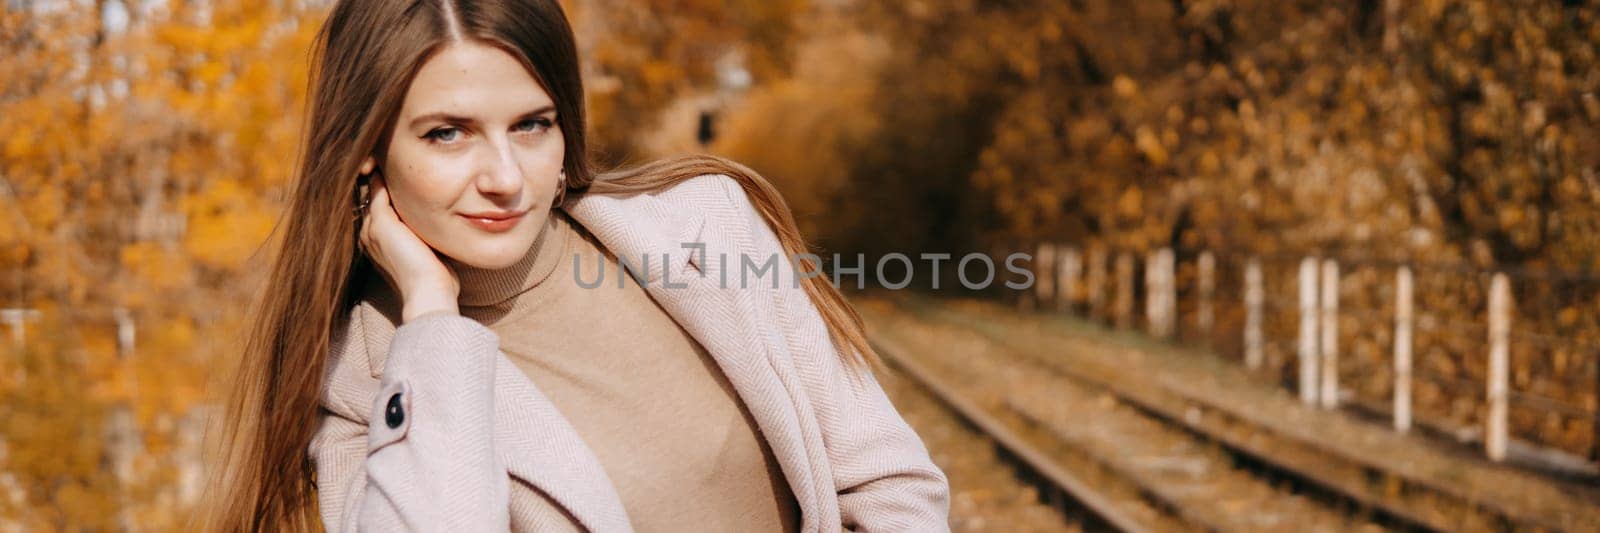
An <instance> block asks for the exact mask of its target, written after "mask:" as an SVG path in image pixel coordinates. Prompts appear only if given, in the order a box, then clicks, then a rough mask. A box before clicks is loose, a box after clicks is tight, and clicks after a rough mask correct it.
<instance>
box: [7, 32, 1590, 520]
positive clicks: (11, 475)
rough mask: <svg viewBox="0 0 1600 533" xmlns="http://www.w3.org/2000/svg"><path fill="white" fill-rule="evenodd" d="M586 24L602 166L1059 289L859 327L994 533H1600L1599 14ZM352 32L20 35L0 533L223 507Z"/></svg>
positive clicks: (13, 63) (868, 244) (969, 510)
mask: <svg viewBox="0 0 1600 533" xmlns="http://www.w3.org/2000/svg"><path fill="white" fill-rule="evenodd" d="M563 3H564V5H566V6H567V7H568V9H569V13H570V15H571V17H572V22H573V25H574V28H575V30H576V32H577V34H578V37H579V40H580V49H581V54H582V59H583V61H584V69H585V76H586V77H585V82H586V89H587V90H588V106H589V110H590V112H591V116H592V123H591V129H592V132H593V138H594V139H596V140H597V142H598V146H597V153H596V157H597V158H598V160H599V161H601V162H603V163H604V164H605V165H607V166H616V165H626V164H630V163H640V162H644V161H648V160H650V159H652V158H656V157H660V156H662V155H668V154H673V153H680V152H686V151H707V152H712V153H716V154H720V155H724V156H728V157H731V158H733V159H736V160H738V161H741V162H744V163H746V164H748V165H750V166H752V167H753V168H755V169H756V170H758V171H760V172H761V173H763V174H764V175H765V176H766V177H768V178H769V179H770V180H772V181H773V182H774V183H775V184H777V185H778V187H779V188H780V189H781V190H782V191H783V193H784V194H785V197H786V198H787V200H788V201H789V203H790V206H791V207H792V208H793V210H794V211H795V214H796V216H797V218H798V220H799V221H800V223H801V226H802V230H803V231H804V233H805V234H806V235H807V236H808V237H809V238H810V239H812V240H813V241H814V242H815V243H816V244H817V246H818V248H819V252H821V253H823V254H824V255H825V256H826V255H829V254H832V253H840V254H843V259H842V264H843V265H844V266H847V267H848V266H856V265H860V264H865V265H867V267H868V268H867V270H868V272H869V273H870V272H871V271H872V270H873V269H872V266H873V265H875V264H876V261H877V260H878V259H879V258H880V257H882V256H883V255H884V254H888V253H895V252H898V253H904V254H907V255H909V256H911V257H913V258H916V257H917V254H920V253H928V252H942V253H952V254H956V257H957V258H959V257H960V254H963V253H968V252H983V253H1009V252H1014V251H1020V252H1026V253H1029V254H1032V256H1033V260H1032V261H1031V262H1028V263H1026V264H1027V266H1028V268H1030V269H1031V270H1032V271H1033V272H1034V274H1035V279H1036V283H1035V284H1034V285H1033V286H1032V287H1030V288H1029V289H1027V290H1022V291H1017V290H1010V289H1005V288H1003V286H998V285H996V286H993V287H990V288H988V289H984V290H969V289H965V288H963V287H962V286H961V285H960V284H959V283H956V282H955V280H956V278H955V277H953V276H954V275H955V272H954V269H949V268H948V267H947V269H946V270H945V271H944V272H943V274H944V275H945V276H944V277H945V278H946V279H945V281H944V282H943V285H942V287H943V288H942V289H941V290H938V291H934V290H931V289H930V283H929V282H928V281H929V280H927V278H926V277H918V278H916V281H915V282H914V283H912V284H911V286H910V287H909V288H908V289H907V290H905V291H885V290H881V289H878V290H875V289H873V288H870V287H869V288H868V289H867V290H865V291H852V292H851V294H852V298H853V299H856V300H857V301H858V302H859V305H861V307H862V309H863V314H864V316H865V318H866V319H867V322H868V326H869V328H871V330H872V331H873V334H874V336H875V337H874V338H875V342H877V343H879V344H880V346H881V347H882V350H883V351H884V352H885V357H886V359H889V360H890V367H891V368H890V369H889V370H887V374H886V376H885V378H884V380H885V386H886V388H888V389H890V391H891V393H892V395H893V396H894V398H895V401H896V405H897V406H900V407H901V409H902V410H903V411H904V412H906V413H907V417H908V419H910V420H911V421H912V423H913V424H914V425H916V426H917V428H918V431H919V433H921V434H922V435H923V436H924V438H925V439H926V440H927V441H928V443H929V446H930V449H931V450H932V452H933V453H934V455H935V459H936V460H937V461H938V462H939V463H940V464H941V466H942V467H944V468H946V469H947V471H948V472H949V473H950V474H951V477H952V484H953V488H954V490H955V494H954V498H953V511H952V525H954V526H956V528H957V529H958V530H964V531H976V530H998V531H1022V530H1041V531H1049V530H1073V529H1079V528H1083V529H1091V530H1092V529H1101V528H1105V527H1109V528H1115V529H1138V528H1140V527H1146V528H1150V529H1189V528H1199V529H1212V530H1267V529H1302V526H1304V525H1307V524H1309V525H1313V526H1316V527H1313V529H1320V528H1332V529H1335V530H1339V529H1356V528H1369V527H1370V528H1380V529H1381V528H1397V529H1439V530H1448V529H1494V530H1498V529H1527V528H1531V529H1546V530H1561V529H1571V530H1581V529H1590V528H1600V518H1596V516H1597V515H1596V513H1595V508H1596V505H1597V503H1596V502H1600V497H1597V496H1596V491H1595V486H1596V481H1595V479H1596V477H1595V462H1596V460H1597V459H1600V451H1597V450H1600V446H1597V442H1596V435H1597V434H1600V429H1597V428H1600V424H1597V418H1596V411H1597V396H1596V395H1597V392H1600V367H1597V359H1600V273H1597V272H1596V271H1597V268H1600V262H1597V261H1600V129H1597V128H1600V95H1597V92H1600V6H1597V4H1596V3H1594V2H1585V1H1581V0H1580V1H1574V0H1567V1H1555V0H1408V1H1400V0H1350V1H1338V2H1326V1H1299V0H1161V1H1157V0H1014V1H978V0H908V1H893V2H868V1H859V0H728V1H700V0H677V1H667V0H628V1H625V0H567V1H564V2H563ZM326 9H327V2H326V1H317V0H305V1H286V0H275V1H234V0H198V1H184V0H54V1H51V0H0V336H3V337H4V338H3V339H0V531H55V530H122V529H132V530H169V529H177V528H180V527H181V526H182V521H181V520H182V518H183V517H185V516H186V515H187V511H186V509H187V506H188V505H190V504H192V503H193V502H194V501H195V499H196V498H197V496H198V495H199V494H200V493H201V492H202V491H204V490H205V487H204V486H203V483H202V477H201V468H202V467H201V465H202V461H201V454H200V451H201V442H202V437H203V435H204V432H205V424H206V420H207V418H208V417H209V416H210V415H211V414H212V413H214V412H216V405H218V402H217V399H216V393H217V389H216V387H217V383H216V381H217V379H218V378H220V377H221V375H222V374H223V373H224V371H225V370H226V369H227V368H228V367H229V365H231V364H232V362H233V360H234V359H233V358H234V357H235V356H236V353H235V352H236V351H237V349H238V347H239V333H240V327H241V326H242V324H243V323H244V318H245V317H244V316H243V313H244V311H245V310H246V309H245V305H244V303H245V302H248V301H249V299H250V298H251V296H252V294H253V293H254V292H255V291H256V290H257V288H258V284H259V282H260V274H261V273H262V269H263V268H264V266H265V259H266V258H268V257H270V253H268V251H269V248H267V247H269V246H270V243H268V242H267V241H268V238H269V236H270V234H271V232H272V229H273V227H274V225H275V224H276V223H277V218H278V216H279V214H280V211H281V210H282V208H283V207H284V199H285V197H286V194H287V191H288V187H289V185H290V180H291V172H292V169H293V164H294V154H295V152H296V150H297V149H298V146H297V142H298V136H299V128H300V124H299V122H298V121H299V120H300V117H301V108H302V106H303V104H304V100H305V86H306V81H307V80H306V76H307V68H308V65H307V64H306V58H307V51H308V46H309V43H310V39H311V37H312V35H313V34H314V32H315V31H316V28H317V26H318V24H320V21H321V18H322V16H323V15H324V14H325V12H326ZM333 245H340V244H339V243H330V246H333ZM858 253H859V254H862V256H861V257H862V258H863V259H861V260H857V259H856V257H857V256H856V255H855V254H858ZM829 263H833V260H832V259H831V258H830V260H829ZM947 265H948V263H947ZM1303 265H1310V266H1311V268H1309V269H1308V270H1307V269H1305V267H1303ZM832 266H834V265H832V264H830V268H831V267H832ZM917 272H918V276H924V275H925V273H926V271H925V270H921V269H920V267H919V270H918V271H917ZM980 274H981V273H980ZM1308 276H1309V277H1308ZM896 277H898V276H896ZM974 278H981V275H974ZM1002 278H1003V271H1002ZM1497 280H1498V281H1497ZM845 281H846V282H845V283H844V285H846V286H849V287H854V283H853V278H848V277H847V278H846V279H845ZM874 281H875V280H872V279H869V280H868V284H869V285H872V284H874V283H873V282H874ZM1308 298H1309V300H1308ZM1308 328H1309V329H1308ZM1096 365H1099V366H1096ZM1041 369H1054V370H1051V371H1050V372H1042V371H1041ZM1073 369H1076V370H1073ZM1086 369H1087V370H1086ZM1094 369H1100V370H1103V372H1100V371H1099V370H1094ZM1075 372H1076V373H1075ZM1307 372H1309V373H1310V374H1309V375H1308V374H1307ZM941 376H943V378H942V377H941ZM946 378H948V379H946ZM1046 378H1049V379H1046ZM1039 380H1044V381H1039ZM1051 380H1055V381H1051ZM1140 391H1144V392H1140ZM1149 391H1159V394H1156V393H1150V392H1149ZM1147 393H1148V394H1154V396H1150V395H1142V394H1147ZM1164 402H1166V403H1164ZM1057 416H1061V417H1065V418H1060V419H1059V420H1060V421H1058V422H1052V420H1056V419H1055V418H1054V417H1057ZM1402 419H1404V420H1403V422H1402ZM1091 420H1105V421H1106V422H1105V423H1103V424H1102V423H1099V422H1094V423H1090V421H1091ZM1218 421H1220V422H1218ZM1252 424H1253V425H1252ZM1089 426H1093V431H1090V432H1088V433H1085V432H1083V431H1077V430H1071V429H1070V428H1080V429H1081V428H1084V427H1089ZM1008 428H1009V429H1008ZM1239 428H1246V430H1248V431H1255V432H1257V433H1229V432H1230V431H1234V430H1237V429H1239ZM1250 428H1254V429H1250ZM1075 431H1076V432H1075ZM1091 433H1092V434H1091ZM1256 434H1259V436H1257V437H1250V436H1249V435H1256ZM1007 435H1009V436H1007ZM1119 439H1120V440H1119ZM1163 439H1169V440H1170V445H1162V446H1157V448H1159V449H1152V450H1149V451H1148V453H1145V452H1140V451H1138V450H1139V449H1140V448H1139V446H1147V447H1148V446H1152V445H1154V444H1153V443H1165V442H1169V440H1163ZM1251 439H1259V440H1251ZM1251 442H1253V443H1256V444H1254V445H1249V444H1248V443H1251ZM1251 446H1254V447H1253V448H1252V447H1251ZM1029 450H1031V451H1029ZM1190 452H1194V453H1193V454H1190V455H1183V454H1185V453H1190ZM1195 454H1198V455H1195ZM1297 454H1298V455H1297ZM1317 454H1324V455H1317ZM1297 457H1298V459H1297ZM1306 457H1311V458H1313V459H1305V458H1306ZM1296 461H1300V462H1296ZM1340 461H1343V463H1341V462H1340ZM1346 463H1348V465H1347V466H1348V468H1349V470H1339V468H1345V466H1340V465H1345V464H1346ZM1313 465H1333V466H1325V467H1323V466H1313ZM1350 472H1355V473H1354V474H1350ZM1060 474H1065V476H1064V477H1063V475H1060ZM1347 474H1348V475H1347ZM1162 476H1169V477H1162ZM1170 476H1176V477H1170ZM1185 483H1187V484H1188V485H1185ZM1073 487H1076V488H1073ZM1183 487H1191V488H1193V487H1201V488H1193V490H1189V489H1184V490H1179V489H1182V488H1183ZM1097 494H1098V496H1096V495H1097ZM1097 497H1098V498H1099V499H1097ZM1095 502H1099V503H1100V505H1097V504H1096V503H1095ZM1280 508H1281V509H1280ZM1130 524H1131V525H1130ZM1590 530H1593V529H1590Z"/></svg>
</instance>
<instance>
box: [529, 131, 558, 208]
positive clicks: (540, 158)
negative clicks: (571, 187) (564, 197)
mask: <svg viewBox="0 0 1600 533" xmlns="http://www.w3.org/2000/svg"><path fill="white" fill-rule="evenodd" d="M523 157H524V160H523V167H522V168H526V169H528V170H529V173H530V174H532V175H531V176H529V178H530V182H531V183H533V184H534V185H536V186H537V187H538V189H539V194H542V195H554V194H555V190H556V183H557V182H559V181H560V177H559V176H560V174H561V170H562V164H563V163H564V162H565V161H566V147H565V146H563V145H562V144H561V139H560V137H559V136H558V137H556V138H554V139H551V140H550V142H545V143H541V144H540V145H539V146H537V147H534V148H532V149H530V150H528V151H527V152H526V154H525V155H524V156H523Z"/></svg>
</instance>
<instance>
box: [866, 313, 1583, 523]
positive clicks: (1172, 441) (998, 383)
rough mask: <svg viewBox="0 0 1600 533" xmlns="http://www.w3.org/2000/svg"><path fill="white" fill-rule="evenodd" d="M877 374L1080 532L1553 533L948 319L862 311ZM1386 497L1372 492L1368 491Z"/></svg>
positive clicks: (1204, 406)
mask: <svg viewBox="0 0 1600 533" xmlns="http://www.w3.org/2000/svg"><path fill="white" fill-rule="evenodd" d="M864 311H870V312H868V313H865V314H868V315H869V316H870V317H871V318H872V319H873V321H874V322H877V324H875V326H876V327H875V329H874V331H875V332H876V334H875V336H874V338H873V342H874V344H875V345H876V346H877V347H878V349H879V350H880V353H882V354H883V355H884V357H885V359H887V360H889V361H890V363H891V364H892V365H894V366H896V367H898V368H900V369H901V370H902V371H903V373H904V374H906V375H907V376H909V377H911V378H913V379H915V380H916V381H917V382H918V383H920V384H921V385H922V386H924V387H925V388H926V389H927V390H928V391H929V392H930V393H931V394H932V395H933V396H935V397H937V398H939V399H940V401H942V402H944V403H945V404H947V405H949V406H950V408H951V409H952V410H953V411H955V412H958V413H960V415H961V416H962V417H963V418H965V419H967V420H968V421H969V422H970V424H971V425H972V426H974V427H976V428H979V429H981V430H982V431H983V432H984V433H985V434H987V435H989V436H990V437H991V438H992V439H993V440H994V442H995V443H996V445H997V446H998V447H1001V448H1003V449H1005V450H1006V451H1007V453H1008V455H1010V456H1012V457H1014V458H1016V460H1017V462H1019V463H1022V464H1024V465H1026V467H1027V469H1028V471H1030V472H1033V473H1034V474H1031V477H1032V478H1034V479H1035V480H1036V481H1037V482H1038V484H1039V485H1040V487H1041V490H1042V492H1041V494H1043V495H1045V499H1046V500H1047V501H1049V502H1050V503H1051V504H1053V505H1054V506H1055V507H1057V508H1058V509H1059V510H1061V511H1062V512H1064V513H1066V514H1069V515H1073V516H1076V517H1079V519H1081V520H1082V521H1083V522H1084V523H1085V524H1086V528H1087V529H1091V530H1100V529H1115V530H1122V531H1291V530H1292V531H1387V530H1400V531H1459V530H1474V531H1484V530H1551V531H1553V530H1561V529H1563V528H1562V527H1561V526H1560V525H1559V524H1553V523H1547V522H1543V521H1542V519H1540V518H1538V517H1533V518H1529V517H1517V516H1513V515H1511V514H1509V513H1496V512H1495V510H1494V509H1487V508H1484V507H1483V506H1482V505H1480V504H1478V503H1476V502H1471V501H1468V500H1465V499H1463V498H1461V497H1458V496H1459V495H1454V494H1450V493H1449V491H1448V489H1440V488H1437V487H1425V486H1419V485H1418V484H1416V483H1409V482H1408V481H1407V480H1405V479H1403V478H1400V477H1396V476H1395V475H1393V474H1391V473H1387V472H1378V471H1374V470H1373V469H1372V468H1371V467H1370V466H1368V465H1364V464H1362V463H1361V462H1360V461H1359V460H1358V458H1352V457H1344V456H1340V455H1339V454H1338V453H1335V452H1333V451H1331V450H1328V449H1323V448H1320V447H1319V446H1317V445H1316V444H1315V443H1308V442H1302V441H1299V440H1296V439H1294V438H1292V437H1288V436H1284V435H1279V434H1276V433H1274V432H1271V431H1268V430H1266V429H1265V428H1262V427H1260V426H1256V425H1254V424H1251V423H1249V422H1248V421H1246V420H1242V419H1239V418H1237V417H1234V416H1232V415H1230V414H1229V413H1227V412H1226V411H1225V410H1222V409H1217V408H1215V406H1212V405H1208V404H1206V403H1205V402H1203V401H1197V400H1196V399H1193V398H1185V397H1182V396H1179V395H1177V394H1175V393H1171V392H1169V391H1165V390H1162V389H1160V388H1159V387H1139V386H1129V385H1128V384H1126V383H1116V382H1113V381H1112V380H1109V379H1108V378H1107V377H1106V376H1105V375H1102V374H1099V373H1097V372H1095V371H1094V370H1093V369H1089V368H1082V367H1078V366H1074V365H1069V364H1066V362H1065V361H1064V360H1062V359H1060V358H1052V357H1045V356H1042V355H1041V354H1037V353H1034V352H1032V351H1029V350H1027V349H1024V348H1022V347H1019V346H1015V345H1012V343H1011V342H1009V339H1008V338H1007V337H1006V335H1005V334H1004V333H1002V332H998V331H993V330H986V329H985V328H984V327H983V326H982V325H981V324H975V323H973V322H972V321H970V320H963V319H962V318H961V317H955V316H939V315H937V314H936V313H932V312H925V311H924V312H915V311H906V310H901V309H894V308H892V307H887V306H872V307H871V309H866V310H864ZM1375 484H1377V485H1381V486H1383V487H1385V489H1386V490H1384V491H1383V493H1382V494H1374V493H1373V490H1372V487H1373V486H1374V485H1375Z"/></svg>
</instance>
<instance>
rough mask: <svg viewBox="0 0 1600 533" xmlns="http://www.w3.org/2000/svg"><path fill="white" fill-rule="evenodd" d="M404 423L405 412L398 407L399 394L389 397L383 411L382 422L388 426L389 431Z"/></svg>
mask: <svg viewBox="0 0 1600 533" xmlns="http://www.w3.org/2000/svg"><path fill="white" fill-rule="evenodd" d="M405 421H406V410H405V409H404V408H402V407H400V393H398V392H396V393H394V396H390V397H389V406H388V407H387V408H384V410H383V422H384V423H385V424H389V429H394V428H397V427H400V424H401V423H404V422H405Z"/></svg>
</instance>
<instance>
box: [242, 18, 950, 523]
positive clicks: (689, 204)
mask: <svg viewBox="0 0 1600 533" xmlns="http://www.w3.org/2000/svg"><path fill="white" fill-rule="evenodd" d="M317 50H318V52H319V56H318V61H317V66H316V72H315V74H316V76H315V78H314V81H313V82H312V87H311V95H310V100H311V107H310V113H309V116H308V128H307V132H308V135H307V137H306V141H305V145H304V151H303V153H304V156H303V158H302V161H301V163H300V167H299V174H298V180H299V181H298V184H297V187H296V188H295V190H294V192H293V196H292V201H291V204H290V206H289V211H288V213H287V214H288V217H287V219H286V225H285V226H284V227H283V231H284V233H283V242H282V249H281V250H282V252H281V254H280V256H279V257H278V258H277V259H276V262H275V264H274V266H273V269H272V271H271V275H270V277H269V280H268V281H269V283H270V285H269V286H270V287H272V290H270V291H266V292H265V293H264V295H263V300H262V303H261V304H260V305H261V307H260V309H259V310H258V314H257V321H256V323H255V328H254V329H253V330H252V334H251V336H250V337H249V338H248V342H247V345H246V360H245V366H244V367H242V369H241V373H240V376H241V378H240V380H239V384H238V387H237V388H236V395H235V398H234V400H233V401H232V403H231V404H230V413H229V414H230V416H229V417H228V419H227V423H228V424H229V431H227V432H226V435H227V436H229V437H230V439H231V440H230V444H229V445H228V447H227V448H226V449H227V451H228V454H229V455H228V456H227V458H228V462H227V468H225V469H224V472H225V476H226V478H225V480H224V481H225V483H224V486H225V487H226V488H227V489H228V490H227V491H226V492H223V493H222V495H223V496H222V497H223V499H224V501H222V502H220V504H219V505H216V506H213V508H214V510H216V511H217V512H218V515H219V516H218V517H217V520H218V521H217V522H216V523H215V524H213V525H215V526H216V527H219V528H223V529H230V530H231V529H253V530H254V529H265V530H273V531H276V530H281V529H297V530H298V529H310V528H311V525H312V524H313V523H315V522H317V521H319V520H320V522H321V523H322V524H323V525H324V526H325V527H326V528H327V529H329V530H339V531H347V530H355V529H362V530H378V531H390V530H402V529H406V530H425V531H488V530H505V529H515V530H530V531H531V530H539V531H545V530H557V531H559V530H589V531H628V530H633V529H638V530H671V531H677V530H693V531H707V530H713V531H716V530H720V531H837V530H841V529H850V530H894V531H939V530H946V529H948V526H947V524H946V523H945V520H946V513H947V511H948V506H949V500H948V485H947V483H946V479H945V477H944V474H943V473H942V472H941V471H940V470H939V469H938V468H937V467H936V466H934V465H933V464H932V462H931V461H930V460H929V457H928V454H927V450H926V449H925V448H924V447H923V445H922V443H921V441H920V440H919V439H918V437H917V436H916V434H915V433H914V432H913V431H912V430H911V429H910V427H909V426H907V425H906V423H905V422H904V420H903V419H902V418H901V417H900V416H899V414H898V413H896V412H895V410H894V408H893V406H891V405H890V403H889V401H888V400H887V398H886V397H885V395H884V393H883V391H882V389H881V388H880V387H879V386H878V384H877V383H876V381H875V380H874V378H873V376H872V374H871V372H870V371H869V365H870V364H871V363H872V362H873V361H874V357H875V356H874V354H873V351H872V349H871V348H870V347H869V346H868V344H867V342H866V339H865V336H864V334H863V330H862V325H861V323H860V319H859V318H858V317H857V316H856V314H855V312H854V311H853V310H852V309H851V308H850V307H849V304H848V303H846V302H845V300H844V299H843V298H842V297H841V296H840V294H839V293H838V292H837V290H836V289H835V288H833V287H832V286H831V285H828V284H827V283H826V281H825V279H826V278H823V277H814V276H813V277H807V276H800V275H798V273H799V272H806V273H810V272H812V268H814V266H815V264H814V262H809V261H807V262H803V263H801V264H800V265H798V266H799V269H798V271H797V268H796V265H793V264H791V263H790V259H791V258H793V257H795V256H797V254H803V253H804V252H805V251H806V250H807V248H806V245H805V244H804V242H803V241H802V240H801V237H800V235H799V234H798V232H797V230H796V228H795V224H794V222H793V220H792V218H791V216H790V214H789V211H788V208H787V207H786V206H785V205H784V203H783V201H782V199H781V197H780V196H779V194H778V193H777V192H776V191H775V190H774V189H773V188H772V187H771V186H770V185H769V184H768V183H767V182H766V181H764V180H763V179H761V178H760V177H759V176H757V175H756V174H755V173H754V172H752V171H750V170H749V169H747V168H744V167H743V166H740V165H738V164H736V163H732V162H728V161H725V160H722V159H718V158H713V157H707V156H692V157H683V158H678V159H671V160H666V161H661V162H657V163H653V164H650V165H646V166H644V167H641V168H637V169H633V170H630V171H624V172H616V173H611V174H602V175H595V174H593V173H592V171H591V169H590V166H589V163H588V161H587V160H586V159H585V153H586V152H585V144H584V106H583V101H582V97H583V90H582V83H581V80H580V78H579V66H578V61H577V54H576V50H575V46H574V42H573V36H572V33H571V29H570V27H569V26H568V23H567V21H566V19H565V15H564V13H563V12H562V11H561V8H560V6H559V5H558V4H557V3H556V1H555V0H498V1H471V0H413V1H394V0H349V1H341V2H338V3H336V5H335V6H334V7H333V8H332V12H331V14H330V16H329V18H328V20H327V22H326V24H325V26H324V27H323V28H322V31H321V33H320V34H319V39H318V41H317ZM369 191H370V192H369ZM352 204H355V205H356V207H355V210H354V213H352ZM773 257H776V258H777V259H778V260H776V261H769V258H773ZM747 262H748V263H747ZM623 265H627V266H628V267H630V268H629V269H628V273H629V274H630V276H620V273H619V270H618V268H619V267H621V266H623ZM597 279H598V283H597V282H596V280H597ZM730 280H739V281H730ZM313 503H315V505H313ZM313 508H315V509H316V511H313Z"/></svg>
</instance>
